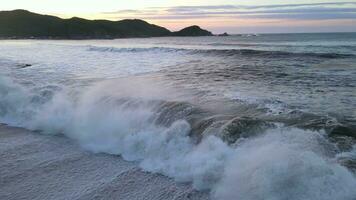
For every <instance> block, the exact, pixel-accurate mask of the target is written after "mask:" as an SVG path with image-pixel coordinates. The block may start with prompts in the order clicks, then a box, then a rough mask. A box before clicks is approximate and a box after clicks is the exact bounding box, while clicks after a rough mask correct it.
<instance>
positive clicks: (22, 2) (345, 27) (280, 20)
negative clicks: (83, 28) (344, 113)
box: [0, 0, 356, 33]
mask: <svg viewBox="0 0 356 200" xmlns="http://www.w3.org/2000/svg"><path fill="white" fill-rule="evenodd" d="M14 9H26V10H29V11H32V12H36V13H41V14H50V15H56V16H59V17H62V18H70V17H73V16H77V17H82V18H86V19H108V20H120V19H132V18H137V19H143V20H146V21H148V22H150V23H154V24H157V25H160V26H164V27H166V28H168V29H170V30H174V31H175V30H179V29H181V28H184V27H186V26H190V25H199V26H201V27H203V28H206V29H209V30H210V31H212V32H214V33H222V32H228V33H284V32H350V31H352V32H356V0H349V1H347V0H125V1H123V0H0V10H14Z"/></svg>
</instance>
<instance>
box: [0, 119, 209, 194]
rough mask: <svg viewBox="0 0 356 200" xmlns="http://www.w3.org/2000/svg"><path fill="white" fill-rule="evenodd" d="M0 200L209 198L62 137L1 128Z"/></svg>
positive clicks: (117, 158)
mask: <svg viewBox="0 0 356 200" xmlns="http://www.w3.org/2000/svg"><path fill="white" fill-rule="evenodd" d="M0 199H8V200H10V199H14V200H15V199H16V200H20V199H33V200H35V199H47V200H50V199H56V200H59V199H83V200H84V199H86V200H87V199H137V200H138V199H155V200H159V199H180V200H183V199H208V194H206V193H201V192H196V191H195V190H193V189H192V188H191V186H190V185H187V184H180V183H176V182H174V181H173V180H172V179H169V178H167V177H165V176H162V175H159V174H152V173H147V172H144V171H142V170H141V169H139V168H138V167H137V164H135V163H133V162H127V161H124V160H123V159H122V158H121V157H119V156H112V155H108V154H94V153H91V152H87V151H85V150H83V149H82V148H80V147H79V145H78V144H76V143H74V142H73V141H71V140H69V139H68V138H65V137H63V136H48V135H41V134H39V133H34V132H31V131H28V130H25V129H22V128H14V127H9V126H5V125H1V126H0Z"/></svg>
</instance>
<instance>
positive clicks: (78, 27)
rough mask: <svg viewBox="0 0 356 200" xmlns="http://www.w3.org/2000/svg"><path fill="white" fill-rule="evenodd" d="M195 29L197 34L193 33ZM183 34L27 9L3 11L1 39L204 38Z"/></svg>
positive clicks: (136, 21) (136, 22)
mask: <svg viewBox="0 0 356 200" xmlns="http://www.w3.org/2000/svg"><path fill="white" fill-rule="evenodd" d="M199 29H200V28H199ZM195 30H196V31H197V32H194V31H195ZM182 31H183V32H182ZM182 31H179V32H174V33H172V32H171V31H169V30H168V29H166V28H164V27H160V26H157V25H154V24H149V23H147V22H145V21H143V20H139V19H132V20H128V19H126V20H121V21H108V20H86V19H82V18H78V17H73V18H70V19H62V18H59V17H54V16H50V15H40V14H36V13H32V12H29V11H26V10H13V11H0V38H53V39H105V38H106V39H110V38H128V37H159V36H172V35H176V36H188V35H189V34H191V35H190V36H202V35H205V34H202V33H204V30H201V29H200V30H198V29H194V30H191V29H190V28H189V29H188V31H185V29H183V30H182ZM187 34H188V35H187ZM199 34H202V35H199Z"/></svg>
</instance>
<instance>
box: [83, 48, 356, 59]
mask: <svg viewBox="0 0 356 200" xmlns="http://www.w3.org/2000/svg"><path fill="white" fill-rule="evenodd" d="M88 51H99V52H116V53H125V52H128V53H142V52H186V53H199V54H209V55H216V56H263V57H269V56H273V57H288V56H289V57H315V58H324V59H325V58H326V59H340V58H356V55H354V54H341V53H299V52H288V51H265V50H254V49H183V48H167V47H151V48H115V47H96V46H90V47H89V48H88Z"/></svg>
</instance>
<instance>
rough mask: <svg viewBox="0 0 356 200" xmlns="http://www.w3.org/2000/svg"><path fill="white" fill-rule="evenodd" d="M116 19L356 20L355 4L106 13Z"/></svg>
mask: <svg viewBox="0 0 356 200" xmlns="http://www.w3.org/2000/svg"><path fill="white" fill-rule="evenodd" d="M103 14H109V15H113V16H115V15H116V16H117V18H142V19H161V20H174V19H196V18H232V19H233V18H241V19H248V18H253V19H256V18H263V19H293V20H300V19H302V20H308V19H310V20H315V19H319V20H323V19H355V20H356V2H337V3H308V4H278V5H256V6H254V5H252V6H246V5H212V6H176V7H150V8H146V9H142V10H119V11H115V12H107V13H103Z"/></svg>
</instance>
